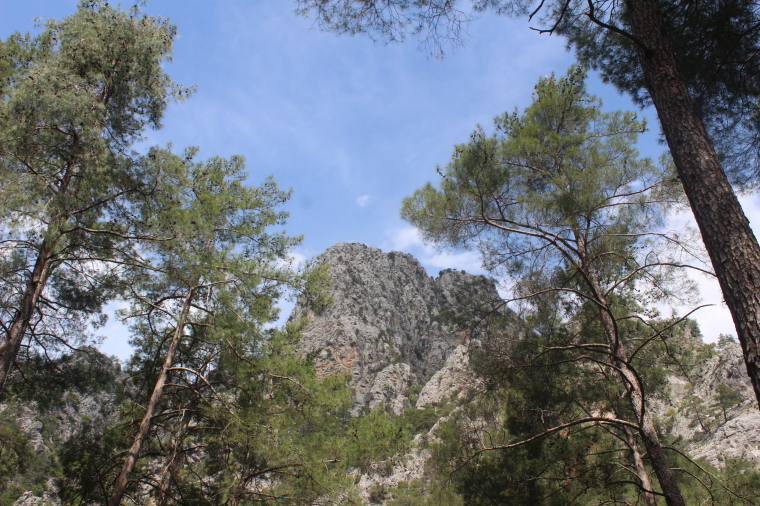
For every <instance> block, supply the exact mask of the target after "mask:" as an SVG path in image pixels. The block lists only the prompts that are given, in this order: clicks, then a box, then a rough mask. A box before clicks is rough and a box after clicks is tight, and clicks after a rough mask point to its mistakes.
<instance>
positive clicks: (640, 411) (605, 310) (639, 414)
mask: <svg viewBox="0 0 760 506" xmlns="http://www.w3.org/2000/svg"><path fill="white" fill-rule="evenodd" d="M574 234H575V241H576V245H577V247H578V255H579V257H580V258H579V260H580V264H581V265H580V267H581V270H582V271H583V272H582V275H583V277H584V279H585V282H586V285H587V286H588V288H589V290H591V293H593V294H594V301H595V302H596V303H597V304H598V306H599V317H600V319H601V321H602V328H603V330H604V335H605V338H606V339H607V345H608V346H609V348H610V354H611V363H612V365H613V366H614V367H615V368H616V370H617V373H618V376H619V377H620V379H621V381H622V382H623V385H624V386H625V387H626V389H627V390H628V398H629V400H630V403H631V408H632V409H633V413H634V415H635V416H636V424H637V425H638V427H639V434H640V435H641V439H642V441H644V446H646V449H647V456H648V457H649V462H650V463H651V464H652V469H654V472H655V474H656V475H657V481H659V482H660V488H662V493H663V495H664V496H665V502H666V503H667V504H668V506H686V502H685V501H684V499H683V496H682V495H681V490H680V489H679V488H678V483H676V479H675V476H674V475H673V470H672V469H671V467H670V463H669V462H668V458H667V456H666V455H665V451H664V449H663V448H662V443H660V437H659V436H658V435H657V430H656V429H655V427H654V422H653V421H652V415H651V414H650V413H649V410H648V409H647V406H646V401H645V400H644V392H643V388H642V385H641V383H639V378H638V376H637V375H636V373H635V371H634V370H633V369H632V368H631V366H630V365H629V363H628V357H627V353H626V350H625V345H624V343H623V342H622V339H621V336H620V333H619V332H618V329H617V323H616V322H615V319H614V317H613V315H612V312H611V311H610V309H609V307H608V305H607V300H606V298H605V296H604V290H602V287H601V283H599V278H598V276H597V273H596V271H594V269H593V267H592V266H591V265H590V264H589V261H588V255H587V253H586V251H587V250H586V241H585V238H584V237H583V234H581V233H580V230H579V229H578V228H577V227H576V228H575V229H574Z"/></svg>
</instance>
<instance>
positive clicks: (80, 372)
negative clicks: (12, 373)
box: [8, 347, 118, 410]
mask: <svg viewBox="0 0 760 506" xmlns="http://www.w3.org/2000/svg"><path fill="white" fill-rule="evenodd" d="M19 367H20V371H21V373H22V374H21V375H20V377H17V378H16V380H15V381H13V382H11V383H10V384H9V387H8V392H9V394H10V395H11V396H12V397H13V398H14V399H16V400H17V401H20V402H35V403H36V405H37V407H38V408H39V409H42V410H46V409H50V408H51V407H56V406H62V405H63V404H65V403H66V396H65V395H64V394H65V393H66V392H77V393H78V394H80V395H87V394H92V393H95V392H102V391H103V389H104V388H106V387H107V386H108V385H112V384H113V383H114V380H115V377H114V371H115V370H116V368H117V367H118V366H116V365H115V364H114V363H113V362H112V361H111V360H110V359H108V358H106V357H105V356H103V355H102V354H101V353H100V352H98V351H97V350H95V349H94V348H89V347H85V348H82V349H81V350H78V351H75V352H73V353H69V354H66V355H62V356H61V357H59V358H57V359H55V360H48V359H47V358H45V357H43V356H40V355H35V356H32V357H31V358H29V359H27V360H24V361H23V362H20V363H19Z"/></svg>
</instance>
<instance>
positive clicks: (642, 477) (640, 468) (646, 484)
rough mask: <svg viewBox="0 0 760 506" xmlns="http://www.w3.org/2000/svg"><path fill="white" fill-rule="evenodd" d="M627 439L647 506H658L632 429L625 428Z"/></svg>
mask: <svg viewBox="0 0 760 506" xmlns="http://www.w3.org/2000/svg"><path fill="white" fill-rule="evenodd" d="M623 430H625V437H626V440H627V442H628V447H629V448H630V449H631V454H632V455H633V466H634V468H635V469H636V475H637V476H638V477H639V481H640V482H641V488H642V489H643V491H644V492H643V493H644V500H645V501H646V502H647V506H657V499H655V497H654V494H653V493H652V491H653V490H654V489H653V488H652V482H651V481H650V480H649V473H647V468H646V466H644V459H642V458H641V452H639V445H638V444H637V443H636V437H635V436H634V435H633V431H632V430H631V428H630V427H624V429H623Z"/></svg>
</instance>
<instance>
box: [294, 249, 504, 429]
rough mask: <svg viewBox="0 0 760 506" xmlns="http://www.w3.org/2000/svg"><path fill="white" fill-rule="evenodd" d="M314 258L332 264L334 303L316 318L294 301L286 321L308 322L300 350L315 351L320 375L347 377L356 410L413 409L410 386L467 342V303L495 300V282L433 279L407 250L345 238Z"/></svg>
mask: <svg viewBox="0 0 760 506" xmlns="http://www.w3.org/2000/svg"><path fill="white" fill-rule="evenodd" d="M318 262H319V263H320V264H326V265H329V268H330V277H331V278H332V281H333V287H332V290H331V295H332V297H333V300H334V303H333V304H332V305H331V306H330V307H329V308H328V309H326V310H325V311H324V312H323V313H322V314H320V315H316V314H314V313H313V312H311V311H309V310H308V309H307V308H305V307H303V306H302V305H300V304H299V305H297V306H296V308H295V309H294V311H293V314H292V315H291V319H297V318H303V317H305V318H307V319H308V327H307V329H306V330H305V332H304V333H303V338H302V340H301V347H302V349H303V351H304V352H306V353H315V354H316V355H317V368H318V371H319V373H320V374H323V375H325V374H334V373H346V372H347V373H350V374H351V375H352V379H351V385H352V386H353V388H354V408H355V409H354V411H355V413H357V414H358V413H359V412H360V411H361V410H362V408H369V409H373V408H375V407H377V406H379V405H380V404H382V403H388V404H389V405H390V407H391V409H392V410H393V411H394V412H396V413H399V414H400V413H401V412H403V409H404V408H407V407H411V403H410V401H409V399H408V396H407V395H406V392H407V390H408V389H409V388H410V387H414V386H416V385H424V384H425V383H426V382H427V380H429V379H430V377H431V376H433V374H434V373H436V371H438V369H439V368H440V367H441V366H442V365H443V363H444V362H445V360H446V359H447V358H448V357H449V355H450V354H451V353H452V351H453V350H454V349H455V348H456V347H457V346H459V345H461V344H462V343H465V342H467V341H468V340H469V338H470V331H469V328H468V323H467V322H468V317H467V315H466V314H464V312H463V308H464V307H469V306H472V305H473V304H467V302H475V303H476V304H475V305H477V306H478V307H479V308H481V310H487V309H488V308H490V307H492V306H493V304H495V303H496V302H497V301H498V300H499V298H498V294H497V292H496V289H495V287H494V283H493V281H492V280H489V279H487V278H485V277H483V276H475V275H472V274H467V273H465V272H461V271H453V270H445V271H442V272H441V273H440V275H439V276H438V278H432V277H430V276H428V275H427V272H426V271H425V269H424V268H423V267H422V266H421V265H420V263H419V262H418V261H417V260H416V259H415V258H414V257H412V256H411V255H409V254H406V253H399V252H395V251H394V252H390V253H383V252H382V251H380V250H379V249H377V248H370V247H367V246H365V245H363V244H352V243H342V244H338V245H336V246H333V247H332V248H330V249H328V250H327V251H326V252H325V253H324V254H322V255H321V256H320V257H319V260H318Z"/></svg>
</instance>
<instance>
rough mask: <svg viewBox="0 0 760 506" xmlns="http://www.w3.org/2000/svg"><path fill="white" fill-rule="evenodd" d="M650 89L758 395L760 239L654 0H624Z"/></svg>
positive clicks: (759, 398) (759, 395) (759, 386)
mask: <svg viewBox="0 0 760 506" xmlns="http://www.w3.org/2000/svg"><path fill="white" fill-rule="evenodd" d="M626 5H627V7H628V13H629V15H630V28H631V34H632V35H633V36H634V37H635V38H636V39H638V41H639V43H640V44H641V46H643V47H641V46H640V47H639V60H640V63H641V68H642V70H643V73H644V77H645V79H646V83H647V89H648V90H649V95H650V96H651V97H652V102H653V103H654V106H655V108H656V109H657V115H658V117H659V119H660V124H661V125H662V130H663V132H664V133H665V138H666V139H667V142H668V147H669V148H670V152H671V155H672V156H673V160H674V161H675V164H676V168H677V169H678V176H679V177H680V179H681V183H682V184H683V187H684V190H685V192H686V196H687V197H688V199H689V203H690V204H691V209H692V212H693V213H694V218H695V219H696V221H697V225H698V226H699V230H700V232H701V233H702V240H703V241H704V243H705V246H706V248H707V252H708V254H709V255H710V260H711V261H712V264H713V268H714V269H715V273H716V275H717V277H718V281H719V283H720V287H721V290H722V291H723V298H724V300H725V301H726V305H727V306H728V309H729V310H730V311H731V316H732V317H733V320H734V325H735V326H736V332H737V335H738V337H739V342H740V343H741V346H742V350H743V352H744V362H745V364H746V366H747V373H748V374H749V377H750V380H751V381H752V386H753V388H754V389H755V396H756V397H757V400H758V403H760V350H758V344H759V343H760V245H758V242H757V239H756V238H755V235H754V233H753V232H752V229H751V228H750V226H749V221H748V220H747V217H746V216H745V215H744V211H743V210H742V208H741V205H739V200H738V199H737V198H736V195H735V194H734V192H733V190H732V188H731V186H730V185H729V183H728V178H727V177H726V175H725V173H724V172H723V169H722V167H721V165H720V161H719V159H718V155H717V154H716V152H715V148H714V147H713V145H712V142H711V140H710V137H709V136H708V134H707V130H706V129H705V126H704V124H703V123H702V120H701V119H700V117H699V115H698V114H697V111H696V108H695V107H694V102H693V99H692V96H691V93H690V92H689V89H688V87H687V85H686V82H685V81H684V79H683V76H682V75H681V73H680V70H679V68H678V64H677V61H676V58H675V54H674V53H673V50H672V47H671V45H670V42H669V40H668V37H667V34H666V33H665V29H664V27H663V24H662V18H661V16H660V12H659V9H658V4H657V1H656V0H628V1H627V2H626Z"/></svg>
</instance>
